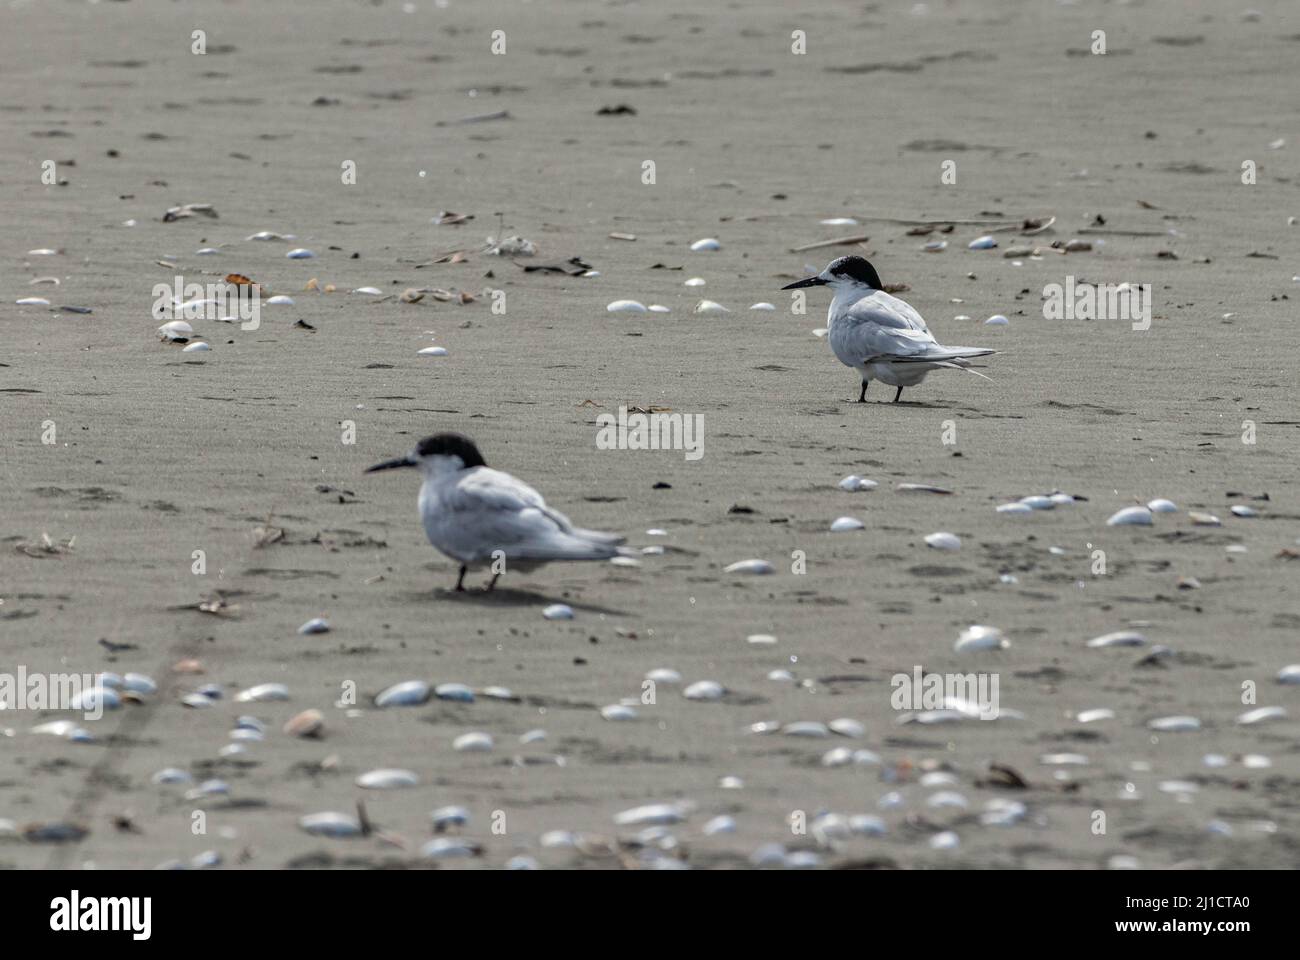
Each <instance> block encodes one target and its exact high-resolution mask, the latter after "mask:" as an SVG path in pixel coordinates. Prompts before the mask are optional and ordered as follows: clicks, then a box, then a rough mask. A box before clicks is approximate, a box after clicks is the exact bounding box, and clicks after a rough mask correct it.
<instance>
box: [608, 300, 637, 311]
mask: <svg viewBox="0 0 1300 960" xmlns="http://www.w3.org/2000/svg"><path fill="white" fill-rule="evenodd" d="M605 310H606V311H607V312H609V313H645V312H646V306H645V304H644V303H641V302H640V301H639V300H615V301H614V302H613V303H610V304H608V305H607V306H606V307H605Z"/></svg>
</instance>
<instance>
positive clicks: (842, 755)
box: [822, 747, 853, 767]
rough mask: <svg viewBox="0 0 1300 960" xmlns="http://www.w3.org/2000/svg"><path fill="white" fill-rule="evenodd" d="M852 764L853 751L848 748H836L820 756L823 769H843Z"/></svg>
mask: <svg viewBox="0 0 1300 960" xmlns="http://www.w3.org/2000/svg"><path fill="white" fill-rule="evenodd" d="M852 762H853V751H852V750H850V749H849V748H848V747H836V748H835V749H834V750H827V751H826V752H825V753H824V754H822V766H823V767H845V766H848V765H849V764H850V763H852Z"/></svg>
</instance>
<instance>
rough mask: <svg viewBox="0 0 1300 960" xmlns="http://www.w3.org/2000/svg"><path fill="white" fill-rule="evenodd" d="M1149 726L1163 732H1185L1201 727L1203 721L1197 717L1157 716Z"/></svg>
mask: <svg viewBox="0 0 1300 960" xmlns="http://www.w3.org/2000/svg"><path fill="white" fill-rule="evenodd" d="M1147 726H1148V727H1150V728H1151V729H1152V730H1159V731H1161V732H1162V733H1185V732H1187V731H1189V730H1199V729H1201V721H1199V720H1197V719H1196V718H1195V717H1182V716H1179V717H1156V718H1155V719H1154V720H1152V721H1151V722H1149V723H1148V724H1147Z"/></svg>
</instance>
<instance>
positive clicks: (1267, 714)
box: [1237, 707, 1286, 726]
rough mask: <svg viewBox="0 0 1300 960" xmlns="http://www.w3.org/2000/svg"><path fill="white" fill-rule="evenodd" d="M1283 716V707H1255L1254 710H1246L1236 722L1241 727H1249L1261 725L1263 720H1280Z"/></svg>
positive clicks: (1284, 710)
mask: <svg viewBox="0 0 1300 960" xmlns="http://www.w3.org/2000/svg"><path fill="white" fill-rule="evenodd" d="M1285 716H1286V708H1285V707H1256V708H1255V709H1254V710H1247V711H1246V712H1245V713H1243V714H1242V715H1241V716H1239V717H1238V718H1237V722H1238V723H1239V724H1241V725H1242V726H1250V725H1252V724H1256V723H1263V722H1264V721H1265V720H1281V719H1282V718H1283V717H1285Z"/></svg>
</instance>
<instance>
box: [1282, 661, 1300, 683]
mask: <svg viewBox="0 0 1300 960" xmlns="http://www.w3.org/2000/svg"><path fill="white" fill-rule="evenodd" d="M1277 682H1278V683H1300V663H1289V664H1287V665H1286V666H1285V667H1283V668H1282V669H1281V670H1279V671H1278V672H1277Z"/></svg>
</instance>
